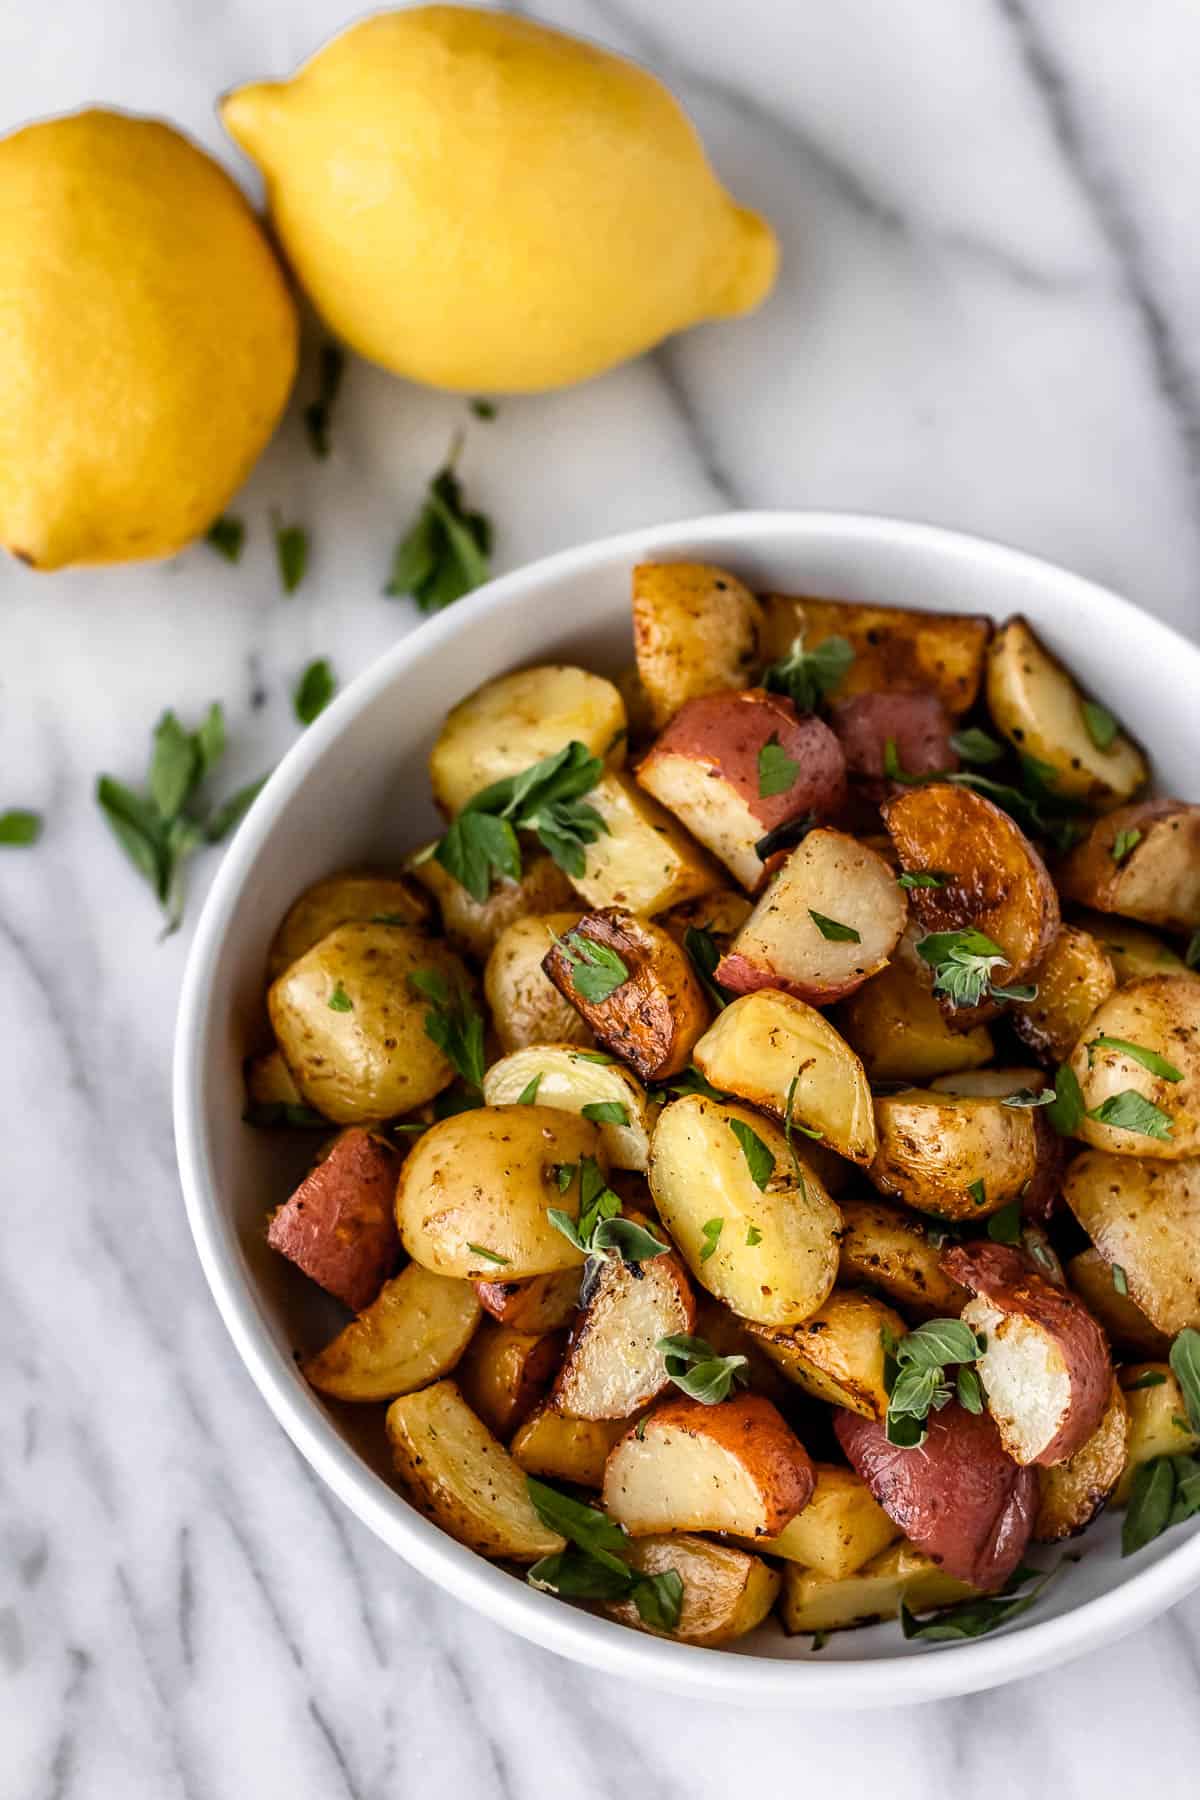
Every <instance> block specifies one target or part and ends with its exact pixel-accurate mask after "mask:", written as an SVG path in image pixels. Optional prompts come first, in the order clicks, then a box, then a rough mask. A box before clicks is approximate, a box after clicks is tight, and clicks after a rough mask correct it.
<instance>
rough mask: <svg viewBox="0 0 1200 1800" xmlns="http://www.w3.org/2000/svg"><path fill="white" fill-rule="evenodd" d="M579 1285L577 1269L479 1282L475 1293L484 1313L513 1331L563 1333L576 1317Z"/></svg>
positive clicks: (476, 1284)
mask: <svg viewBox="0 0 1200 1800" xmlns="http://www.w3.org/2000/svg"><path fill="white" fill-rule="evenodd" d="M579 1282H580V1272H579V1270H578V1269H559V1270H557V1271H556V1272H555V1273H554V1274H553V1275H532V1276H530V1277H529V1279H528V1280H527V1281H477V1282H476V1283H475V1292H476V1295H477V1296H478V1299H479V1304H480V1306H482V1308H483V1310H484V1312H485V1313H487V1314H488V1315H489V1316H490V1317H491V1318H493V1319H495V1320H496V1323H497V1324H498V1325H507V1326H508V1328H509V1330H510V1331H529V1332H534V1333H539V1332H545V1331H560V1330H561V1329H562V1328H563V1327H564V1326H565V1325H569V1324H570V1323H571V1321H572V1319H573V1318H574V1317H575V1308H576V1307H577V1306H578V1305H579Z"/></svg>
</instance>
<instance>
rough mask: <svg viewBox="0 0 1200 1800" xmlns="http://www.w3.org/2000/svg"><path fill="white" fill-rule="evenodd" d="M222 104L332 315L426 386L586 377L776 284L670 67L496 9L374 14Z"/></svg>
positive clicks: (766, 236)
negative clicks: (663, 74)
mask: <svg viewBox="0 0 1200 1800" xmlns="http://www.w3.org/2000/svg"><path fill="white" fill-rule="evenodd" d="M221 114H222V118H223V120H224V122H225V125H226V127H227V128H228V130H229V131H230V132H231V133H232V135H233V137H234V138H235V139H236V140H237V142H238V143H239V144H240V145H241V146H242V148H243V149H245V150H246V151H247V152H248V153H249V154H250V156H252V157H253V158H254V160H255V161H256V162H257V163H258V164H259V166H260V167H261V169H262V171H263V174H264V176H265V178H266V185H267V196H268V204H269V209H270V214H271V219H272V222H273V224H274V227H275V230H276V233H277V236H278V238H279V241H280V243H281V244H282V246H283V248H284V251H285V254H286V255H287V257H288V259H289V261H290V262H291V265H292V267H293V269H294V270H295V272H296V275H297V277H298V278H299V280H300V283H301V285H302V286H303V287H304V288H305V289H306V290H307V292H308V294H309V295H310V297H311V298H312V300H313V302H314V303H315V305H316V307H317V309H318V311H319V312H320V313H321V315H322V317H323V318H324V320H325V322H326V324H327V325H328V326H329V327H330V329H331V330H332V331H334V332H335V333H336V334H337V335H338V336H339V337H341V338H343V339H344V340H345V341H346V343H348V344H349V345H351V346H352V347H353V348H354V349H355V350H357V351H359V352H360V353H361V354H362V355H364V356H366V357H369V358H370V359H371V360H372V361H374V362H377V363H381V364H383V366H384V367H385V368H388V369H391V370H394V371H395V372H396V373H397V374H399V375H404V376H407V377H409V378H410V379H412V380H415V381H420V382H425V383H427V384H429V385H431V386H434V387H440V388H449V389H454V390H458V391H465V392H477V391H478V392H490V393H501V392H512V393H517V392H527V391H532V390H539V389H545V388H555V387H561V386H564V385H566V384H567V383H570V382H575V381H581V380H584V379H585V378H586V377H588V376H590V375H596V374H598V373H599V372H600V371H601V370H603V369H607V368H610V367H612V366H613V365H614V364H615V363H619V362H622V361H623V360H624V359H625V358H627V357H630V356H634V355H636V354H637V353H638V352H639V351H642V350H646V349H648V348H649V347H650V346H651V345H653V344H655V343H657V342H658V341H659V340H660V339H661V338H663V337H665V336H666V335H667V334H668V333H670V332H673V331H678V330H680V329H681V328H682V327H684V326H688V325H692V324H695V323H696V322H698V321H699V320H701V319H713V318H721V317H725V316H728V315H730V314H734V313H741V312H746V311H747V310H749V309H750V308H751V307H753V306H754V305H756V304H757V303H758V301H760V300H761V299H762V298H763V296H764V295H765V294H766V292H767V291H768V289H769V288H770V286H771V282H772V280H773V278H774V273H775V266H776V261H777V247H776V242H775V236H774V233H773V232H772V230H771V228H770V226H769V225H768V224H767V222H766V221H765V220H764V219H762V218H761V217H760V216H759V215H758V214H757V213H754V212H750V211H748V210H747V209H746V208H744V207H741V206H738V205H737V204H736V203H735V202H734V201H733V199H732V198H731V197H730V195H729V194H728V193H727V192H726V191H725V189H724V188H723V187H722V186H721V184H720V182H719V181H718V180H717V177H716V176H715V174H714V173H713V170H712V168H711V166H710V164H709V163H708V161H707V159H706V157H705V154H704V149H703V146H702V144H701V142H700V139H699V137H698V135H697V133H696V131H695V129H694V127H693V126H692V124H691V123H690V121H689V120H688V118H687V116H686V114H685V113H684V112H683V111H682V109H681V108H680V107H679V105H678V104H677V102H676V101H675V100H674V99H673V98H672V96H671V94H670V93H668V91H667V89H666V88H665V87H664V86H663V85H662V83H661V82H659V81H658V80H656V79H655V77H654V76H652V75H650V74H648V73H647V72H646V70H644V69H641V68H639V67H637V65H636V64H634V63H631V62H627V61H625V60H624V59H623V58H621V57H618V56H614V55H611V54H610V53H609V52H607V51H605V50H601V49H599V48H597V47H596V46H595V45H592V44H587V43H583V42H581V41H580V40H579V39H577V38H573V37H569V36H566V35H565V34H564V33H562V32H558V31H553V30H551V29H549V28H548V27H546V26H543V25H538V24H535V23H533V22H532V21H531V20H528V19H524V18H518V17H515V16H514V15H513V14H511V13H498V12H478V11H474V10H469V9H467V8H464V7H455V6H422V7H416V8H413V9H412V10H410V11H407V12H392V13H382V14H378V15H376V16H374V17H372V18H369V19H366V20H364V21H363V22H362V23H361V24H357V25H354V26H352V27H351V28H350V29H349V30H348V31H346V32H344V33H343V34H342V35H341V36H340V37H337V38H335V39H334V40H333V41H332V43H330V44H327V45H326V46H325V48H324V49H322V50H320V51H318V53H317V54H316V55H315V56H314V57H313V58H312V59H311V60H310V61H309V62H308V63H306V64H305V65H304V67H303V68H302V69H301V70H300V72H299V73H298V74H297V75H296V76H295V77H294V78H293V79H292V80H290V81H283V82H262V83H257V84H255V85H253V86H250V87H243V88H239V89H237V90H236V91H235V92H234V93H232V94H230V95H228V96H227V97H226V99H225V100H224V102H223V103H222V108H221Z"/></svg>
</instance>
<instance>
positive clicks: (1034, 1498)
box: [834, 1400, 1038, 1589]
mask: <svg viewBox="0 0 1200 1800" xmlns="http://www.w3.org/2000/svg"><path fill="white" fill-rule="evenodd" d="M834 1430H835V1431H836V1433H837V1438H838V1442H839V1443H840V1444H841V1446H842V1449H843V1450H844V1451H845V1453H846V1456H847V1459H848V1460H849V1463H850V1466H851V1468H852V1469H854V1470H855V1472H856V1473H857V1474H859V1475H861V1476H862V1478H863V1480H864V1481H865V1482H866V1484H867V1486H868V1487H869V1488H870V1490H871V1493H872V1495H873V1497H874V1498H875V1499H876V1500H877V1501H878V1502H879V1505H880V1506H882V1508H883V1510H884V1512H885V1513H887V1515H888V1517H889V1518H890V1519H893V1520H894V1521H895V1522H896V1524H897V1525H898V1526H899V1527H900V1529H901V1531H902V1532H903V1533H904V1535H905V1537H906V1538H908V1540H909V1542H910V1543H912V1544H915V1545H916V1546H917V1548H918V1549H919V1550H923V1551H924V1552H925V1554H926V1555H927V1556H928V1557H930V1558H931V1559H932V1560H933V1561H934V1562H935V1563H938V1564H939V1565H940V1566H941V1568H942V1569H944V1570H945V1572H946V1574H947V1575H953V1576H954V1577H955V1578H956V1579H957V1580H959V1581H966V1582H969V1583H970V1585H971V1586H972V1587H975V1588H984V1589H992V1588H998V1587H1002V1586H1003V1585H1004V1583H1005V1582H1006V1581H1007V1580H1008V1578H1009V1576H1010V1575H1011V1574H1012V1573H1013V1572H1014V1570H1015V1569H1016V1568H1017V1566H1018V1565H1019V1563H1020V1561H1021V1558H1022V1556H1023V1555H1024V1552H1025V1547H1026V1545H1027V1544H1028V1542H1029V1537H1030V1533H1031V1532H1032V1530H1033V1521H1034V1519H1035V1517H1036V1516H1037V1510H1038V1478H1037V1474H1036V1472H1035V1471H1034V1470H1033V1469H1022V1468H1020V1467H1018V1465H1017V1464H1016V1463H1015V1462H1014V1461H1013V1459H1012V1457H1011V1456H1009V1455H1008V1453H1007V1451H1006V1450H1005V1448H1004V1446H1003V1444H1002V1443H1001V1441H1000V1433H999V1431H998V1430H997V1428H996V1422H995V1420H994V1419H993V1418H992V1417H991V1414H990V1413H986V1412H984V1413H969V1412H967V1411H966V1410H965V1409H964V1408H963V1407H961V1406H960V1405H959V1404H958V1402H957V1401H956V1400H952V1401H951V1402H950V1403H949V1405H948V1406H944V1407H943V1408H942V1410H941V1411H940V1412H931V1413H930V1415H929V1421H928V1435H927V1436H926V1439H925V1442H924V1443H923V1444H922V1445H921V1446H920V1447H919V1449H915V1450H904V1449H901V1448H900V1447H899V1446H898V1445H896V1444H889V1443H888V1440H887V1431H886V1428H885V1426H884V1425H883V1424H882V1423H881V1422H880V1421H879V1420H877V1419H864V1418H863V1417H862V1416H861V1415H860V1414H859V1413H851V1412H839V1413H838V1414H837V1415H836V1418H835V1420H834Z"/></svg>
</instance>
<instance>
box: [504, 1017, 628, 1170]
mask: <svg viewBox="0 0 1200 1800" xmlns="http://www.w3.org/2000/svg"><path fill="white" fill-rule="evenodd" d="M531 1090H532V1093H533V1096H534V1098H535V1099H536V1100H537V1103H538V1105H539V1106H556V1107H560V1108H561V1109H562V1111H563V1112H574V1113H582V1115H583V1117H584V1118H585V1119H591V1120H592V1122H593V1124H595V1125H597V1126H598V1127H599V1129H600V1142H601V1143H602V1144H603V1145H604V1149H605V1154H606V1155H607V1157H608V1160H609V1162H610V1164H611V1165H612V1167H613V1168H614V1169H644V1168H645V1167H646V1158H647V1157H648V1156H649V1154H650V1133H651V1131H652V1130H653V1128H654V1121H655V1119H656V1118H657V1117H658V1108H657V1107H656V1106H653V1105H651V1103H650V1101H649V1100H648V1099H647V1098H646V1090H645V1088H644V1087H643V1086H642V1084H641V1082H640V1081H639V1080H638V1079H637V1077H636V1075H632V1074H630V1072H629V1070H628V1069H625V1068H622V1066H621V1065H620V1063H618V1062H615V1061H614V1060H613V1059H612V1058H611V1057H610V1056H609V1055H608V1054H607V1052H605V1051H600V1052H597V1051H594V1050H589V1051H580V1050H579V1048H578V1047H577V1046H575V1045H573V1044H535V1045H533V1046H531V1047H530V1048H529V1049H527V1050H514V1051H513V1052H512V1054H511V1055H510V1056H504V1057H501V1059H500V1061H499V1062H496V1063H493V1064H492V1066H491V1068H490V1069H489V1070H488V1072H487V1074H486V1075H485V1076H484V1078H483V1097H484V1099H485V1100H486V1101H487V1103H488V1105H489V1106H506V1105H510V1104H513V1103H515V1102H516V1101H518V1100H520V1098H521V1096H522V1094H525V1093H529V1092H530V1091H531Z"/></svg>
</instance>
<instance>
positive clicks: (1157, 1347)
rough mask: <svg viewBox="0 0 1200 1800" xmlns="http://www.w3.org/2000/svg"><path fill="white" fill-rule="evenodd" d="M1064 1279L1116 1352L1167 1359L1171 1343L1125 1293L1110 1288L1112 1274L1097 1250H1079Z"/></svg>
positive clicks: (1112, 1287)
mask: <svg viewBox="0 0 1200 1800" xmlns="http://www.w3.org/2000/svg"><path fill="white" fill-rule="evenodd" d="M1066 1273H1067V1280H1068V1282H1069V1283H1070V1285H1071V1287H1072V1288H1073V1289H1074V1290H1075V1292H1076V1293H1077V1294H1078V1295H1079V1298H1080V1299H1081V1300H1082V1301H1083V1304H1084V1305H1085V1306H1086V1307H1087V1309H1088V1311H1089V1312H1090V1313H1091V1315H1092V1317H1093V1318H1094V1319H1096V1320H1098V1321H1099V1323H1100V1324H1101V1325H1103V1327H1104V1329H1105V1331H1106V1332H1107V1334H1108V1339H1109V1342H1110V1343H1111V1344H1113V1345H1114V1346H1115V1347H1116V1348H1117V1349H1118V1350H1123V1351H1125V1352H1127V1353H1128V1354H1129V1355H1132V1356H1141V1357H1145V1356H1149V1357H1157V1358H1159V1359H1160V1360H1162V1361H1165V1360H1166V1356H1167V1352H1168V1351H1169V1350H1170V1348H1171V1340H1170V1338H1169V1337H1168V1336H1167V1335H1166V1333H1165V1332H1163V1331H1159V1330H1158V1328H1157V1326H1155V1325H1152V1324H1151V1323H1150V1321H1149V1319H1148V1318H1147V1317H1146V1315H1145V1313H1144V1312H1143V1311H1142V1309H1141V1307H1139V1306H1135V1305H1134V1303H1133V1301H1132V1300H1131V1299H1130V1298H1129V1295H1128V1294H1122V1293H1119V1292H1118V1291H1117V1289H1116V1288H1115V1287H1114V1286H1113V1272H1112V1269H1111V1268H1110V1267H1109V1265H1108V1263H1106V1262H1105V1260H1104V1258H1103V1257H1102V1256H1101V1254H1100V1252H1099V1251H1098V1250H1081V1251H1080V1252H1079V1255H1078V1256H1073V1257H1072V1258H1071V1260H1070V1262H1069V1263H1068V1264H1067V1270H1066Z"/></svg>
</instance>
